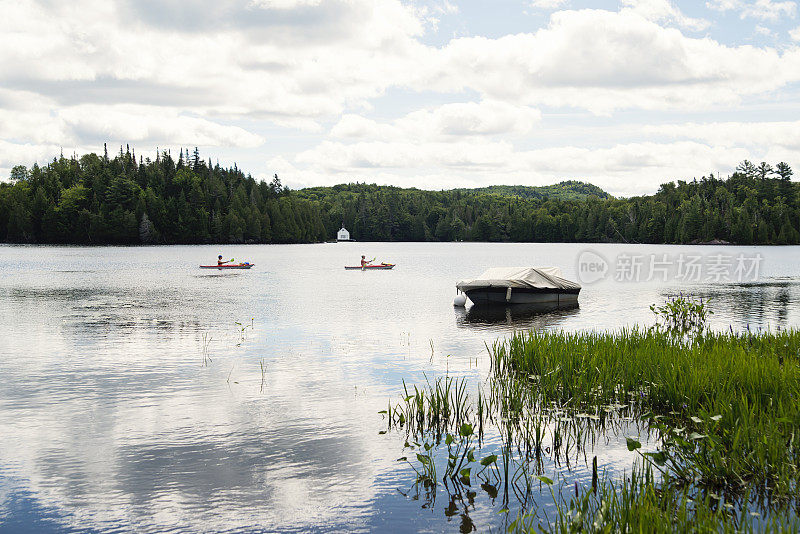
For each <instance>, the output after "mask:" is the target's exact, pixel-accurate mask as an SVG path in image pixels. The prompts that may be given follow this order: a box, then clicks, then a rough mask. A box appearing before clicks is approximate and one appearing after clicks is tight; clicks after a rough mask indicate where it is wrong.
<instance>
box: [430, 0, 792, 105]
mask: <svg viewBox="0 0 800 534" xmlns="http://www.w3.org/2000/svg"><path fill="white" fill-rule="evenodd" d="M429 68H430V71H429V72H428V73H427V76H428V77H427V78H426V82H425V83H426V84H427V85H428V87H431V88H435V89H437V90H441V91H459V90H464V89H472V90H476V91H478V92H479V93H481V94H482V95H483V96H484V97H485V98H487V99H493V100H502V101H506V102H514V103H517V104H524V105H540V104H546V105H550V106H568V107H577V108H583V109H588V110H590V111H592V112H595V113H601V114H608V113H610V112H612V111H613V110H615V109H626V108H627V109H630V108H634V109H635V108H640V109H678V108H684V109H707V108H709V107H711V106H714V105H718V104H728V105H731V104H736V103H737V102H739V100H740V98H741V97H742V96H743V95H749V94H759V93H763V92H767V91H772V90H775V89H778V88H780V87H782V86H784V85H785V84H787V83H789V82H791V81H795V80H798V79H800V49H798V48H796V47H794V48H790V49H789V50H787V51H786V52H784V53H783V54H781V53H778V52H777V51H775V50H773V49H769V48H763V49H762V48H755V47H752V46H739V47H728V46H725V45H722V44H720V43H718V42H716V41H713V40H711V39H708V38H703V39H694V38H689V37H686V36H685V35H683V34H682V33H681V32H680V31H678V30H676V29H670V28H664V27H661V26H659V25H658V24H656V23H654V22H652V21H649V20H646V19H645V18H643V17H642V16H641V15H639V14H638V13H635V12H633V11H631V10H623V11H622V12H620V13H612V12H608V11H601V10H583V11H561V12H557V13H554V14H553V15H552V16H551V19H550V25H549V26H548V27H547V28H545V29H542V30H539V31H538V32H536V33H534V34H518V35H508V36H504V37H501V38H498V39H487V38H485V37H471V38H463V39H455V40H453V41H451V42H450V43H449V44H448V45H447V46H445V47H444V48H443V49H442V50H441V52H440V53H439V54H438V55H437V61H436V63H435V64H429ZM423 72H424V71H423Z"/></svg>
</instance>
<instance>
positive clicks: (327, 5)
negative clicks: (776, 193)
mask: <svg viewBox="0 0 800 534" xmlns="http://www.w3.org/2000/svg"><path fill="white" fill-rule="evenodd" d="M0 1H3V0H0ZM422 4H423V3H421V2H415V3H413V4H409V3H404V2H402V1H400V0H326V1H325V2H322V1H321V0H232V1H231V2H225V3H220V2H217V1H216V0H191V9H189V8H187V5H186V2H184V1H181V0H163V1H161V2H157V3H155V2H152V1H151V0H141V1H134V0H115V1H105V0H75V1H74V2H71V3H69V4H63V3H57V2H43V1H42V2H39V1H35V0H20V1H19V2H15V3H11V2H4V5H3V14H4V16H3V18H2V19H0V140H3V141H4V142H5V143H6V145H4V146H5V148H4V150H5V151H6V154H10V153H11V152H10V151H12V150H18V157H17V159H16V161H14V162H13V163H19V162H22V163H28V162H30V159H29V158H31V157H34V156H35V159H36V160H37V161H40V162H41V161H42V157H41V155H45V156H46V155H49V156H52V155H53V154H57V151H56V152H53V150H56V148H58V147H61V146H64V148H65V151H68V150H69V151H71V150H72V149H75V150H78V151H80V150H83V149H84V147H87V146H88V147H97V146H101V143H102V142H103V141H106V140H108V141H109V142H110V143H112V144H114V145H116V144H117V143H119V142H122V143H125V142H131V143H136V144H138V145H139V147H141V149H142V150H144V149H152V148H154V145H160V146H176V145H178V144H183V145H184V146H194V145H198V146H201V147H219V150H218V151H217V150H211V151H208V150H207V152H211V153H214V154H216V153H220V154H221V155H223V156H224V154H225V151H224V150H223V149H224V148H225V147H231V149H230V151H229V152H228V154H230V153H232V152H234V151H237V152H236V154H237V155H238V154H242V153H247V154H249V157H250V158H252V159H251V161H252V162H253V165H256V166H255V167H250V166H248V170H252V171H253V172H254V173H263V174H265V175H271V172H272V169H268V168H266V167H264V166H263V165H264V164H263V162H264V161H265V160H272V161H273V162H275V164H276V165H278V166H279V167H280V168H287V169H290V170H291V172H293V173H295V174H294V175H293V178H292V179H293V180H302V179H305V178H308V179H311V178H314V179H315V180H320V182H313V181H308V182H306V184H307V185H311V184H313V183H328V181H329V180H332V179H334V178H333V177H336V179H337V180H342V179H350V175H348V174H347V173H356V172H363V173H368V174H369V176H372V174H371V173H375V176H382V177H384V178H386V179H389V178H390V177H396V178H397V179H398V180H400V181H399V182H398V183H399V184H402V183H406V182H408V181H409V180H412V181H413V180H418V179H419V180H421V179H420V178H419V177H423V176H424V177H428V178H429V179H430V180H434V179H437V180H439V181H438V182H436V181H430V182H427V184H428V186H434V185H433V184H437V186H438V185H440V184H447V183H451V182H452V181H453V180H464V181H465V183H479V182H480V181H481V180H498V179H499V177H502V178H503V181H506V182H507V183H510V181H511V180H512V179H519V180H525V181H527V182H525V183H530V181H531V180H541V181H542V183H543V182H544V181H547V180H551V181H552V180H553V179H563V178H569V177H581V176H585V177H587V178H593V179H596V180H606V183H609V184H612V185H613V187H614V188H615V190H616V191H622V190H623V181H622V180H623V179H627V178H625V177H626V176H628V174H629V175H630V177H633V176H634V174H635V173H634V172H633V171H632V170H630V169H628V170H625V169H623V168H622V167H624V165H623V163H625V162H635V163H639V164H641V165H643V166H644V167H645V168H646V169H647V170H646V171H645V173H644V175H646V176H648V177H649V178H647V180H645V181H644V182H642V183H641V184H640V183H639V182H638V181H637V182H636V184H635V185H631V188H641V187H649V186H647V185H646V184H650V183H654V182H657V181H659V180H663V179H666V178H668V177H670V176H675V177H681V173H682V172H696V171H694V170H689V169H695V168H699V169H702V171H704V172H707V171H708V170H710V169H711V168H712V167H711V163H714V162H717V163H721V162H723V160H724V161H732V160H737V159H738V157H739V156H740V155H741V153H743V152H742V150H743V149H741V147H740V146H739V145H735V144H734V145H721V144H718V143H712V142H711V141H705V140H702V139H697V138H696V137H691V136H690V135H689V134H685V135H683V136H678V137H675V138H674V139H672V140H671V141H672V142H670V143H666V144H660V143H655V144H653V145H647V144H643V143H633V142H631V141H632V140H631V139H626V140H623V141H619V140H615V141H612V140H610V139H607V138H601V139H597V140H590V141H586V142H584V143H579V142H577V141H575V140H573V139H570V138H569V136H568V135H567V134H565V133H563V132H556V134H557V135H560V136H561V138H562V141H563V142H562V143H561V144H562V145H563V146H562V147H560V148H548V149H545V148H541V149H538V150H533V151H531V150H521V149H519V148H518V146H517V145H524V144H525V142H526V140H528V144H530V141H529V139H530V138H533V137H535V136H536V135H537V131H538V128H540V127H542V124H543V123H547V121H548V114H564V113H566V114H572V115H574V117H575V121H576V123H577V124H580V123H581V121H582V120H584V119H585V118H586V116H587V114H586V113H585V111H588V112H590V113H592V114H595V115H605V116H609V117H611V119H610V120H611V121H612V122H614V121H613V118H614V113H615V112H616V111H617V110H630V113H629V114H627V117H629V118H630V117H633V119H632V120H634V121H636V120H637V119H636V117H637V116H636V115H635V113H636V112H637V111H640V110H664V111H667V112H674V111H681V112H689V113H691V112H694V111H698V110H699V111H704V110H708V109H714V110H715V111H720V110H723V111H724V110H725V109H728V110H737V109H739V108H740V106H742V105H743V104H742V102H743V101H744V102H747V101H748V99H750V98H753V97H755V98H758V99H763V98H770V99H773V101H774V100H775V99H776V98H777V99H779V98H780V96H777V97H776V96H775V95H780V93H779V91H780V90H781V89H782V88H784V87H786V86H787V85H788V84H792V83H795V82H798V81H800V47H798V46H796V45H795V46H789V47H785V48H783V49H782V50H781V51H778V50H775V49H772V48H759V47H755V46H750V45H743V46H734V45H725V44H722V43H720V42H718V41H715V40H713V39H711V38H708V37H706V38H694V37H690V36H689V35H687V34H686V31H687V30H691V31H697V30H700V29H702V28H704V27H705V26H706V24H707V23H706V21H702V20H699V19H693V18H691V17H687V16H686V15H685V14H684V13H683V12H682V11H681V10H680V9H679V8H678V7H677V3H675V2H674V1H671V0H621V3H620V8H619V11H608V10H600V9H585V10H560V11H557V12H555V13H553V14H552V15H550V18H549V24H548V25H547V26H546V27H544V28H540V29H538V30H537V29H533V30H531V31H528V32H526V33H518V34H513V35H502V36H499V37H485V36H481V35H480V32H473V34H474V35H475V36H474V37H467V38H459V39H452V40H450V41H446V42H445V43H444V44H442V45H437V46H434V45H431V44H427V43H429V42H432V41H437V39H427V37H429V36H430V31H431V28H432V27H435V26H436V24H438V21H439V17H445V16H447V17H453V16H454V15H456V14H458V10H457V8H456V6H455V4H453V3H450V2H447V1H443V2H442V1H438V0H436V1H428V2H424V5H422ZM568 4H569V2H566V1H564V0H537V1H533V2H531V0H529V2H528V5H531V6H534V7H540V8H542V9H545V8H547V9H553V10H555V9H558V8H565V7H567V5H568ZM712 4H713V6H715V7H713V6H712ZM789 4H794V3H793V2H785V1H782V2H774V1H772V2H769V1H765V0H759V1H757V2H743V1H741V0H709V6H710V7H712V8H713V9H719V10H727V9H737V10H738V13H740V14H741V15H742V16H748V17H751V16H753V17H754V16H756V15H755V13H756V12H757V10H760V11H758V12H759V13H761V15H759V16H758V17H757V18H764V19H765V20H770V17H773V16H787V15H788V14H793V13H794V9H793V8H791V7H790V6H789ZM187 11H193V12H202V13H204V14H205V16H204V17H202V18H196V17H195V18H192V17H187V16H186V13H187ZM775 14H777V15H775ZM459 15H460V14H459ZM442 20H444V18H443V19H442ZM447 20H448V22H453V21H452V20H451V19H449V18H448V19H447ZM461 22H463V21H461V20H456V21H455V23H454V26H458V23H461ZM471 22H472V23H473V24H475V25H476V27H479V26H480V25H479V24H478V23H477V22H476V21H471ZM798 34H800V28H798V29H796V30H793V33H791V35H792V36H793V38H794V39H796V40H800V35H798ZM436 37H442V36H436ZM437 42H438V41H437ZM397 93H400V94H403V95H405V96H407V98H406V99H405V100H395V99H394V95H396V94H397ZM398 102H400V103H398ZM434 103H435V104H434ZM539 108H541V109H544V110H545V116H544V119H542V114H541V112H540V111H539ZM401 109H402V110H403V111H402V112H401V111H400V110H401ZM375 117H398V118H395V119H393V120H388V121H385V120H383V121H382V120H378V119H376V118H375ZM638 117H641V116H638ZM615 124H616V126H614V127H612V128H611V129H612V130H613V129H614V128H617V129H618V130H619V129H625V128H627V127H628V126H627V125H626V126H621V125H619V124H617V123H615ZM635 127H636V126H635V125H634V128H635ZM576 128H577V129H579V128H580V126H576ZM275 131H278V132H280V134H283V133H287V134H288V135H286V138H287V139H291V140H293V141H294V144H291V142H289V141H287V142H285V143H264V138H265V137H268V136H271V135H273V133H274V132H275ZM256 132H257V133H256ZM264 132H270V134H266V133H264ZM308 132H312V133H313V135H311V134H309V133H308ZM280 134H278V135H280ZM652 135H655V134H652ZM658 135H666V134H665V133H663V132H662V133H660V134H658ZM262 136H263V137H262ZM612 137H613V136H612ZM688 139H692V140H693V141H692V142H690V143H686V144H681V143H682V142H684V141H686V140H688ZM282 141H283V140H282ZM560 142H561V141H560ZM274 146H279V147H280V148H273V147H274ZM287 146H288V148H286V147H287ZM720 146H723V147H727V151H723V150H722V149H721V148H720ZM776 146H777V145H776ZM139 147H137V148H139ZM248 147H249V148H250V149H253V148H255V147H258V151H256V150H250V151H249V152H247V151H246V150H245V149H247V148H248ZM309 147H312V148H309ZM645 150H664V151H665V153H667V154H668V155H669V156H675V157H679V158H695V160H689V159H680V160H674V161H673V167H672V168H670V166H669V165H668V164H667V161H666V160H662V159H661V158H660V156H654V155H652V154H650V155H648V154H647V153H646V152H645ZM759 150H763V147H761V148H759ZM787 150H790V149H789V148H787ZM791 150H794V149H791ZM48 151H49V152H48ZM275 151H279V152H275ZM370 151H371V152H370ZM604 151H605V152H604ZM723 152H725V154H726V156H725V157H723ZM8 157H10V156H8ZM548 157H549V158H555V160H554V161H551V162H548V161H547V160H546V158H548ZM584 157H585V158H588V161H591V162H592V165H598V169H601V170H600V171H598V172H593V171H592V169H591V168H590V167H588V166H584V165H583V164H582V163H580V162H579V161H578V162H573V161H572V160H573V159H577V160H579V159H581V158H584ZM602 157H607V158H609V160H608V162H606V163H603V162H602V161H601V160H600V158H602ZM559 158H561V159H560V160H559ZM654 158H655V160H657V161H656V164H653V163H652V162H653V160H654ZM44 159H49V157H45V158H44ZM3 161H4V162H6V163H3V162H0V167H2V168H5V167H7V166H8V163H7V162H9V161H11V160H9V159H7V160H3ZM567 161H569V162H570V163H569V164H567ZM676 161H677V162H678V163H676ZM684 161H685V163H684ZM239 162H240V163H242V162H241V161H239ZM614 162H616V163H614ZM570 165H573V166H574V167H573V166H570ZM615 165H616V167H615ZM276 170H279V169H277V168H276ZM626 173H628V174H626ZM411 175H413V178H412V177H410V176H411ZM435 177H438V178H435ZM365 178H366V177H365ZM642 184H645V185H642ZM418 185H424V181H423V182H420V183H419V184H418ZM656 185H657V184H656ZM637 190H638V189H637Z"/></svg>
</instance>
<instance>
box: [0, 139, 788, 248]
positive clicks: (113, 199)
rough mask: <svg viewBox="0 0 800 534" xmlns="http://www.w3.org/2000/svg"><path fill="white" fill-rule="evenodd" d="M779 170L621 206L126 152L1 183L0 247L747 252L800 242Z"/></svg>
mask: <svg viewBox="0 0 800 534" xmlns="http://www.w3.org/2000/svg"><path fill="white" fill-rule="evenodd" d="M791 177H792V169H791V168H790V167H789V165H787V164H786V163H783V162H781V163H779V164H777V165H776V166H775V168H774V169H773V168H772V167H771V166H770V165H768V164H767V163H762V164H761V165H759V166H756V165H754V164H752V163H750V162H748V161H745V162H742V163H741V164H740V165H739V166H738V167H737V170H736V172H734V173H733V175H732V176H730V177H729V178H727V179H725V180H721V179H719V178H715V177H714V176H713V174H712V175H710V176H708V177H702V178H701V179H700V180H692V181H688V182H687V181H678V182H668V183H665V184H664V185H662V186H661V188H660V189H659V191H658V192H657V193H656V194H655V195H647V196H639V197H632V198H613V197H610V196H608V195H607V194H606V193H605V192H604V191H602V190H601V189H599V188H597V187H596V186H593V185H591V184H585V183H582V182H575V181H570V182H562V183H561V184H557V185H554V186H546V187H538V188H537V187H524V186H491V187H486V188H482V189H455V190H449V191H424V190H419V189H402V188H398V187H393V186H377V185H374V184H373V185H369V184H361V183H355V184H343V185H337V186H334V187H314V188H308V189H301V190H298V191H291V190H289V189H287V188H285V187H283V186H282V185H281V182H280V180H279V179H278V177H277V176H275V177H274V179H273V180H272V181H271V182H269V183H267V182H264V181H257V180H255V179H253V178H252V177H251V176H250V175H248V174H245V173H244V172H243V171H242V170H240V169H238V168H237V167H236V166H235V165H234V166H233V168H228V169H225V168H222V167H220V166H219V165H218V164H216V165H212V164H211V162H210V161H205V160H203V159H202V158H200V155H199V153H198V151H197V149H195V150H194V152H193V153H191V154H190V153H189V152H188V151H187V152H186V153H184V151H183V150H181V153H180V155H179V157H178V159H177V161H176V160H175V159H174V158H173V157H172V156H171V155H170V154H169V153H167V152H162V153H160V154H159V155H158V156H157V157H156V159H155V161H152V160H150V159H147V158H141V157H140V158H139V159H138V160H137V158H136V155H135V153H134V152H133V151H131V150H130V149H123V148H120V151H119V154H117V155H115V157H113V158H110V157H109V156H108V154H107V153H104V154H103V155H102V156H99V155H96V154H87V155H84V156H82V157H80V158H76V157H73V158H64V157H63V156H62V157H59V158H55V159H54V160H53V161H52V162H51V163H49V164H48V165H45V166H42V167H40V166H38V165H36V164H34V165H33V167H32V168H30V169H28V168H26V167H24V166H21V165H20V166H16V167H14V168H13V169H12V172H11V176H10V181H9V182H7V183H2V184H0V241H3V242H13V243H78V244H151V243H152V244H172V243H313V242H319V241H324V240H326V239H331V238H333V237H334V236H335V234H336V230H338V228H339V227H340V225H341V224H342V223H344V225H345V226H346V227H347V228H348V229H349V230H350V233H351V236H352V237H353V238H354V239H356V240H359V241H459V240H465V241H468V240H471V241H540V242H550V241H552V242H560V241H563V242H570V241H583V242H606V241H608V242H631V243H693V242H702V241H710V240H713V239H718V240H723V241H729V242H732V243H738V244H797V243H798V242H800V185H798V184H796V183H794V182H792V181H791Z"/></svg>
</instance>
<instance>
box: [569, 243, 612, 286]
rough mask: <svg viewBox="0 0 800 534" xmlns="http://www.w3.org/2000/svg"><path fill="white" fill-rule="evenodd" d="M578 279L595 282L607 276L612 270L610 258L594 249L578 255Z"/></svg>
mask: <svg viewBox="0 0 800 534" xmlns="http://www.w3.org/2000/svg"><path fill="white" fill-rule="evenodd" d="M577 272H578V279H579V280H580V281H581V282H583V283H584V284H593V283H595V282H599V281H600V280H603V279H604V278H606V277H607V276H608V274H609V272H610V267H609V263H608V260H606V259H605V258H604V257H603V256H601V255H600V254H598V253H597V252H594V251H592V250H584V251H583V252H581V254H580V256H578V269H577Z"/></svg>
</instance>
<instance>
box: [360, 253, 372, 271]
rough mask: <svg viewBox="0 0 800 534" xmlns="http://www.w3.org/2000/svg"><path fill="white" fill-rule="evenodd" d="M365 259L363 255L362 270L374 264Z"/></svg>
mask: <svg viewBox="0 0 800 534" xmlns="http://www.w3.org/2000/svg"><path fill="white" fill-rule="evenodd" d="M365 258H366V256H364V255H363V254H362V255H361V268H362V269H366V267H367V265H369V264H370V263H372V260H366V259H365Z"/></svg>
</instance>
